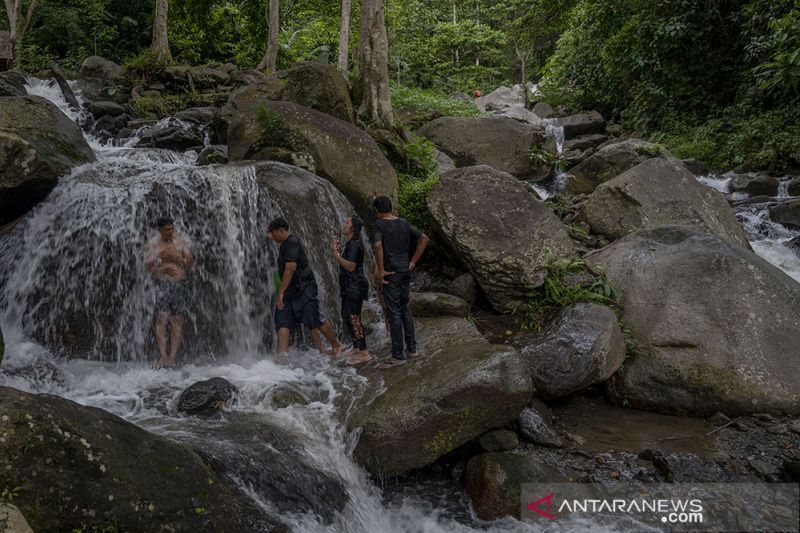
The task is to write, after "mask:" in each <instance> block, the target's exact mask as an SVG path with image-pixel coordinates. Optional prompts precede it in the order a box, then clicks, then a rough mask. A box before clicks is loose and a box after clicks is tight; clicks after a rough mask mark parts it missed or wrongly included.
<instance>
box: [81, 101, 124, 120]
mask: <svg viewBox="0 0 800 533" xmlns="http://www.w3.org/2000/svg"><path fill="white" fill-rule="evenodd" d="M89 111H90V112H91V113H92V115H94V117H95V118H100V117H104V116H110V117H118V116H120V115H124V114H125V108H124V107H122V106H121V105H119V104H117V103H116V102H108V101H97V102H92V103H91V104H89Z"/></svg>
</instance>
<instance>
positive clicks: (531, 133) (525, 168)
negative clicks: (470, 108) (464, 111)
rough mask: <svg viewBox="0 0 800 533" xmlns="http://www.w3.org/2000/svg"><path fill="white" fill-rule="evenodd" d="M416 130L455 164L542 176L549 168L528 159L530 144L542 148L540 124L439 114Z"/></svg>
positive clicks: (543, 142)
mask: <svg viewBox="0 0 800 533" xmlns="http://www.w3.org/2000/svg"><path fill="white" fill-rule="evenodd" d="M417 133H418V134H419V135H421V136H423V137H425V138H427V139H429V140H430V141H432V142H433V144H435V145H436V147H437V148H438V149H439V150H441V151H442V152H444V153H446V154H447V155H448V156H450V157H451V158H453V161H455V164H456V167H458V168H463V167H468V166H472V165H488V166H490V167H492V168H495V169H497V170H500V171H503V172H508V173H509V174H513V175H514V176H516V177H518V178H524V179H534V180H538V179H542V178H545V177H547V176H548V175H549V174H550V171H551V168H550V167H547V166H543V165H540V164H538V163H536V162H535V161H532V160H531V157H530V152H531V149H533V148H544V144H545V135H544V128H543V127H538V126H532V125H528V124H523V123H521V122H518V121H516V120H514V119H513V118H509V117H503V116H495V115H483V116H479V117H470V118H463V117H442V118H438V119H436V120H434V121H433V122H429V123H428V124H425V125H424V126H423V127H422V128H420V129H419V130H418V131H417Z"/></svg>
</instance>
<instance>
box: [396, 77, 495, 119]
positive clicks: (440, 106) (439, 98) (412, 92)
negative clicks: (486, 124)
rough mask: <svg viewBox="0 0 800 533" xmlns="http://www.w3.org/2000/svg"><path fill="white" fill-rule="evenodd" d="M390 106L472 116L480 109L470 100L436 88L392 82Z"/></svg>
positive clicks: (416, 110)
mask: <svg viewBox="0 0 800 533" xmlns="http://www.w3.org/2000/svg"><path fill="white" fill-rule="evenodd" d="M391 98H392V106H393V107H394V108H395V109H398V110H404V111H408V112H410V113H413V114H418V115H428V116H436V117H474V116H477V115H480V111H479V110H478V108H477V107H476V106H475V104H473V103H471V102H464V101H462V100H458V99H456V98H453V97H451V96H448V95H446V94H445V93H443V92H441V91H439V90H436V89H419V88H415V87H406V86H404V85H396V84H392V86H391Z"/></svg>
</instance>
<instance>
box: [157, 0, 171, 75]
mask: <svg viewBox="0 0 800 533" xmlns="http://www.w3.org/2000/svg"><path fill="white" fill-rule="evenodd" d="M152 49H153V52H155V54H156V58H157V59H158V60H159V61H165V62H170V61H172V54H171V53H170V51H169V0H156V12H155V16H154V17H153V45H152Z"/></svg>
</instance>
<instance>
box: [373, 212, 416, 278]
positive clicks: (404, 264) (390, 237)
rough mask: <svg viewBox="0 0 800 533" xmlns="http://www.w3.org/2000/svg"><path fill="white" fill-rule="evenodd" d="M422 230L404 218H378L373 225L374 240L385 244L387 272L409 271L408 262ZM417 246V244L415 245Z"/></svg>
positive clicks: (384, 266)
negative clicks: (412, 246)
mask: <svg viewBox="0 0 800 533" xmlns="http://www.w3.org/2000/svg"><path fill="white" fill-rule="evenodd" d="M421 236H422V232H421V231H420V230H418V229H417V228H415V227H414V226H412V225H411V224H409V223H408V221H407V220H406V219H404V218H395V219H394V220H376V221H375V224H374V225H373V242H380V243H382V244H383V269H384V270H385V271H386V272H408V263H409V261H410V260H411V256H412V255H413V253H414V251H413V250H412V249H411V245H412V243H416V242H417V241H418V240H419V238H420V237H421ZM415 247H416V246H415Z"/></svg>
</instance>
